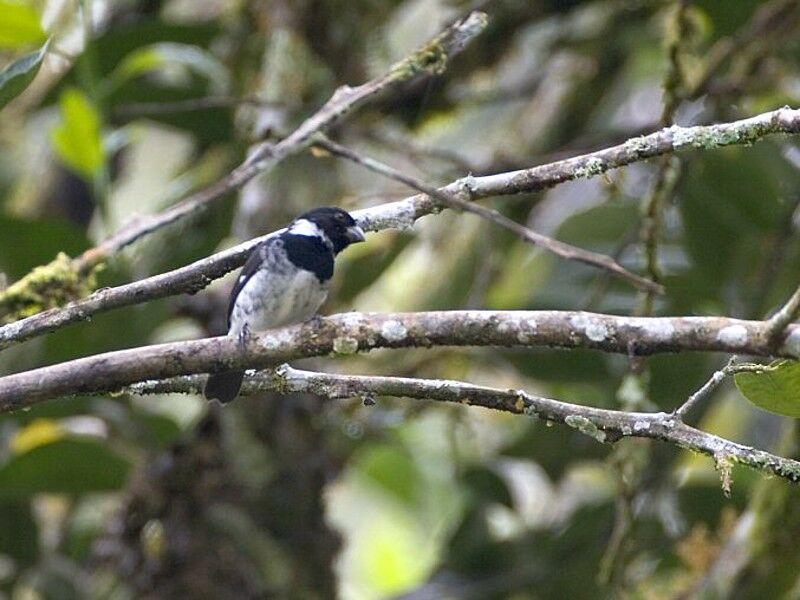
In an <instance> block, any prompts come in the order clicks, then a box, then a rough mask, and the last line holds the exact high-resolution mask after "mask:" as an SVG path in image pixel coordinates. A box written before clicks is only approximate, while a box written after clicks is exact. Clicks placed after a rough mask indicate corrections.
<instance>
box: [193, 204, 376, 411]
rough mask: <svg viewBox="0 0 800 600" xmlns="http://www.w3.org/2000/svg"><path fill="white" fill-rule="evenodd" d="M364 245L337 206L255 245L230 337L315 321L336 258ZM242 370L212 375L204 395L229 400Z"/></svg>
mask: <svg viewBox="0 0 800 600" xmlns="http://www.w3.org/2000/svg"><path fill="white" fill-rule="evenodd" d="M363 241H364V232H363V231H362V230H361V228H360V227H358V225H356V222H355V220H354V219H353V217H352V216H350V214H349V213H347V212H346V211H344V210H342V209H340V208H330V207H323V208H315V209H314V210H311V211H309V212H307V213H305V214H303V215H300V216H299V217H298V218H297V219H295V220H294V221H292V223H291V224H290V225H289V227H288V228H287V229H286V230H285V231H284V232H283V233H281V234H280V235H278V236H274V237H270V238H268V239H266V240H265V241H263V242H262V243H261V244H259V245H258V246H256V248H255V249H254V250H253V252H252V254H250V257H249V258H248V259H247V262H246V263H245V265H244V267H243V268H242V272H241V273H240V275H239V278H238V279H237V280H236V285H235V286H234V288H233V291H232V292H231V299H230V304H229V305H228V335H235V336H238V337H240V338H244V337H246V336H247V335H248V333H249V332H250V331H264V330H267V329H274V328H276V327H282V326H284V325H290V324H292V323H301V322H303V321H306V320H308V319H310V318H311V317H313V316H314V315H315V314H316V313H317V310H319V307H320V306H322V303H323V302H325V298H326V297H327V296H328V288H329V286H330V280H331V277H332V276H333V266H334V259H335V258H336V255H337V254H338V253H339V252H341V251H342V250H344V249H345V248H346V247H347V246H349V245H350V244H353V243H356V242H363ZM243 377H244V371H223V372H221V373H215V374H213V375H210V376H209V378H208V381H207V382H206V386H205V389H204V390H203V394H204V395H205V397H206V398H208V399H217V400H219V401H220V402H230V401H231V400H233V399H234V398H235V397H236V396H237V395H238V394H239V389H240V388H241V386H242V378H243Z"/></svg>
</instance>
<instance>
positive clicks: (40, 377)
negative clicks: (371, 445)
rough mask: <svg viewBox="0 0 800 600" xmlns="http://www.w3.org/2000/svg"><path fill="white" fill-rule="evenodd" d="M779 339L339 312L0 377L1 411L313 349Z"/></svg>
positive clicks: (686, 346) (722, 328)
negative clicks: (248, 333) (247, 334)
mask: <svg viewBox="0 0 800 600" xmlns="http://www.w3.org/2000/svg"><path fill="white" fill-rule="evenodd" d="M787 334H788V335H787V337H786V339H785V340H784V342H783V343H782V345H781V346H780V347H778V348H777V349H775V348H774V347H773V346H772V344H771V343H770V340H769V327H768V323H767V322H766V321H742V320H738V319H729V318H725V317H650V318H647V317H624V316H614V315H604V314H597V313H587V312H577V311H489V310H486V311H484V310H480V311H469V310H467V311H441V312H418V313H394V314H378V313H343V314H339V315H334V316H331V317H326V318H318V319H314V320H312V321H309V322H306V323H303V324H300V325H293V326H291V327H286V328H282V329H276V330H274V331H270V332H267V333H264V334H259V335H253V336H252V337H251V338H249V339H248V340H247V341H246V342H245V343H241V342H240V341H239V340H238V339H236V338H234V337H229V336H223V337H215V338H206V339H201V340H191V341H185V342H174V343H170V344H159V345H154V346H143V347H140V348H132V349H129V350H120V351H116V352H108V353H105V354H98V355H95V356H89V357H86V358H80V359H77V360H72V361H68V362H64V363H60V364H57V365H53V366H49V367H43V368H39V369H34V370H31V371H26V372H23V373H18V374H15V375H9V376H7V377H2V378H0V412H4V411H9V410H15V409H18V408H22V407H24V406H29V405H31V404H34V403H36V402H39V401H42V400H46V399H48V398H56V397H59V396H64V395H72V394H82V393H95V392H113V391H115V390H119V389H120V388H122V387H124V386H126V385H130V384H132V383H135V382H137V381H143V380H146V379H164V378H167V377H174V376H176V375H189V374H193V373H208V372H216V371H223V370H230V369H248V368H259V369H260V368H266V367H269V366H275V365H278V364H281V363H284V362H288V361H291V360H296V359H299V358H308V357H311V356H326V355H329V354H334V355H348V354H354V353H356V352H359V351H369V350H372V349H375V348H429V347H432V346H506V347H512V346H516V347H558V348H590V349H596V350H603V351H605V352H617V353H623V354H628V355H646V354H655V353H661V352H680V351H689V350H692V351H702V352H728V353H737V354H748V355H758V356H769V355H773V354H774V355H778V356H785V357H794V358H797V357H798V356H800V326H797V325H792V326H790V327H789V329H788V330H787Z"/></svg>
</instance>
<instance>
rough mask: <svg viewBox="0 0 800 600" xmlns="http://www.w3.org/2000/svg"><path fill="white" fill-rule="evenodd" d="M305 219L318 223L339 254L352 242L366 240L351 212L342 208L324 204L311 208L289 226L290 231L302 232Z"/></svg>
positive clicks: (317, 225) (318, 226)
mask: <svg viewBox="0 0 800 600" xmlns="http://www.w3.org/2000/svg"><path fill="white" fill-rule="evenodd" d="M303 221H307V222H310V223H312V224H313V225H316V227H317V228H318V229H319V231H320V232H321V233H322V234H323V235H325V237H327V238H328V240H329V241H330V243H331V246H332V247H333V252H334V253H337V254H338V253H339V252H341V251H342V250H344V249H345V248H347V247H348V246H349V245H350V244H354V243H356V242H363V241H364V231H363V230H362V229H361V228H360V227H359V226H358V225H357V224H356V221H355V219H353V217H352V216H350V213H348V212H347V211H344V210H342V209H341V208H335V207H331V206H323V207H321V208H315V209H314V210H310V211H308V212H307V213H304V214H302V215H300V216H299V217H297V218H296V219H295V220H294V221H293V222H292V225H291V226H290V227H289V231H290V232H296V233H301V234H302V233H303V230H304V229H305V227H306V226H305V224H304V223H303ZM305 235H308V234H307V233H306V234H305Z"/></svg>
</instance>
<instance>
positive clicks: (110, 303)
mask: <svg viewBox="0 0 800 600" xmlns="http://www.w3.org/2000/svg"><path fill="white" fill-rule="evenodd" d="M778 133H800V110H796V109H791V108H781V109H778V110H775V111H772V112H767V113H763V114H761V115H758V116H756V117H751V118H749V119H743V120H741V121H734V122H732V123H722V124H719V125H707V126H695V127H679V126H672V127H668V128H665V129H662V130H660V131H657V132H655V133H652V134H650V135H646V136H641V137H637V138H632V139H630V140H628V141H626V142H624V143H623V144H620V145H617V146H612V147H610V148H605V149H602V150H598V151H596V152H591V153H589V154H584V155H581V156H576V157H574V158H568V159H565V160H560V161H556V162H552V163H548V164H545V165H540V166H537V167H532V168H530V169H522V170H518V171H510V172H507V173H498V174H496V175H487V176H484V177H473V176H467V177H464V178H462V179H458V180H456V181H454V182H452V183H451V184H449V185H447V186H444V187H442V188H439V191H441V192H443V193H450V194H453V193H456V192H459V191H463V190H464V189H468V190H469V192H470V196H471V198H472V199H473V200H479V199H482V198H488V197H490V196H502V195H510V194H518V193H523V192H533V191H537V190H542V189H545V188H549V187H553V186H555V185H558V184H560V183H563V182H565V181H570V180H573V179H578V178H581V177H593V176H596V175H600V174H602V173H605V172H606V171H609V170H611V169H616V168H619V167H622V166H625V165H629V164H632V163H635V162H640V161H643V160H646V159H648V158H652V157H654V156H660V155H663V154H669V153H672V152H676V151H679V150H684V149H687V148H705V149H710V148H717V147H721V146H728V145H736V144H739V145H749V144H751V143H753V142H755V141H758V140H760V139H762V138H763V137H765V136H768V135H773V134H778ZM439 209H440V206H439V204H438V203H437V202H436V201H435V200H433V199H431V198H430V197H429V196H427V195H424V194H421V195H416V196H412V197H409V198H406V199H404V200H400V201H398V202H390V203H387V204H383V205H380V206H375V207H373V208H368V209H365V210H360V211H356V212H355V213H354V216H355V217H356V219H357V220H358V222H359V224H360V225H361V227H362V228H364V229H365V230H367V231H379V230H382V229H407V228H409V227H411V226H412V225H413V224H414V221H415V220H416V219H418V218H420V217H422V216H425V215H428V214H431V213H435V212H437V211H438V210H439ZM272 235H274V234H272ZM265 237H266V236H264V237H261V238H256V239H253V240H250V241H248V242H245V243H243V244H240V245H238V246H235V247H234V248H230V249H228V250H225V251H223V252H219V253H217V254H214V255H213V256H210V257H207V258H203V259H201V260H198V261H195V262H194V263H191V264H189V265H187V266H185V267H181V268H179V269H175V270H173V271H168V272H166V273H161V274H159V275H155V276H153V277H148V278H146V279H142V280H140V281H136V282H133V283H130V284H127V285H122V286H119V287H115V288H109V289H106V290H101V291H98V292H96V293H95V294H93V295H92V296H90V297H89V298H86V299H83V300H79V301H77V302H73V303H71V304H68V305H66V306H64V307H63V308H57V309H51V310H48V311H44V312H42V313H39V314H36V315H33V316H31V317H28V318H25V319H22V320H20V321H17V322H14V323H10V324H8V325H5V326H3V327H0V349H2V348H5V347H8V346H10V345H12V344H14V343H17V342H21V341H23V340H26V339H30V338H32V337H36V336H38V335H42V334H45V333H48V332H50V331H54V330H55V329H58V328H60V327H63V326H64V325H67V324H70V323H75V322H78V321H82V320H86V319H89V318H91V316H92V315H94V314H97V313H100V312H105V311H107V310H112V309H114V308H119V307H122V306H128V305H131V304H139V303H142V302H147V301H149V300H155V299H157V298H164V297H166V296H171V295H176V294H183V293H195V292H197V291H199V290H201V289H203V288H204V287H205V286H206V285H208V284H209V283H210V282H211V281H212V280H214V279H216V278H218V277H222V276H223V275H225V273H227V272H228V271H232V270H233V269H236V268H237V267H240V266H241V265H242V264H244V261H245V260H246V259H247V256H248V255H249V253H250V251H251V250H252V249H253V247H255V246H256V244H258V243H259V242H260V241H262V240H263V239H265Z"/></svg>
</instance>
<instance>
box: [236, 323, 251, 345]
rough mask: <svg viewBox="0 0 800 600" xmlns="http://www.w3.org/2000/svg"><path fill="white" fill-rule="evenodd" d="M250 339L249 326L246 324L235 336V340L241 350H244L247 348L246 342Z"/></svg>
mask: <svg viewBox="0 0 800 600" xmlns="http://www.w3.org/2000/svg"><path fill="white" fill-rule="evenodd" d="M251 337H252V333H251V332H250V325H249V324H248V323H245V324H244V325H243V326H242V328H241V329H240V330H239V333H238V334H237V336H236V339H237V341H238V342H239V347H240V348H241V349H242V350H244V349H245V348H246V347H247V340H249V339H250V338H251Z"/></svg>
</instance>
